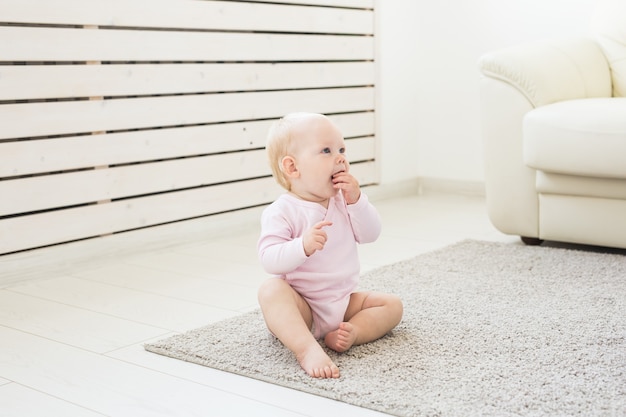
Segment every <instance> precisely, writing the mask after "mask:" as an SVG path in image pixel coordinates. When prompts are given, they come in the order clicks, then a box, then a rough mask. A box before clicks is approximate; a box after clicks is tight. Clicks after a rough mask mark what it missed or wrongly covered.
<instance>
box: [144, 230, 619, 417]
mask: <svg viewBox="0 0 626 417" xmlns="http://www.w3.org/2000/svg"><path fill="white" fill-rule="evenodd" d="M361 287H362V288H364V289H374V290H379V291H385V292H391V293H395V294H398V295H400V296H401V297H402V299H403V301H404V306H405V313H404V318H403V320H402V322H401V323H400V325H399V326H398V327H397V328H396V329H395V330H394V331H393V332H392V333H390V334H389V335H387V336H385V337H384V338H382V339H380V340H378V341H376V342H373V343H371V344H367V345H363V346H357V347H353V348H352V349H350V350H349V351H348V352H346V353H343V354H337V353H335V352H332V351H329V354H330V356H331V358H332V359H333V360H334V361H335V363H336V364H337V365H338V366H339V368H340V370H341V378H339V379H337V380H318V379H313V378H310V377H308V376H307V375H306V374H305V373H304V371H302V369H301V368H300V366H299V365H298V363H297V362H296V360H295V359H294V357H293V355H292V354H291V353H290V352H289V351H288V350H287V349H285V348H284V347H283V346H282V345H281V344H280V342H278V341H277V340H276V339H275V338H274V337H273V336H271V335H270V334H269V333H268V331H267V329H266V327H265V325H264V322H263V318H262V316H261V314H260V311H258V310H257V311H254V312H251V313H248V314H245V315H242V316H239V317H235V318H232V319H228V320H226V321H223V322H220V323H217V324H211V325H208V326H206V327H202V328H199V329H196V330H192V331H189V332H187V333H183V334H180V335H175V336H173V337H170V338H168V339H165V340H161V341H159V342H156V343H151V344H147V345H146V346H145V348H146V349H147V350H148V351H151V352H155V353H158V354H161V355H165V356H170V357H173V358H177V359H182V360H185V361H189V362H193V363H197V364H200V365H205V366H209V367H211V368H216V369H219V370H223V371H227V372H232V373H236V374H239V375H243V376H246V377H250V378H255V379H259V380H262V381H266V382H270V383H272V384H278V385H281V386H285V387H289V388H293V389H297V390H301V391H305V392H308V393H312V394H315V395H320V396H323V397H327V398H331V399H334V400H338V401H343V402H346V403H349V404H353V405H356V406H360V407H365V408H370V409H373V410H377V411H381V412H384V413H389V414H392V415H397V416H457V415H458V416H477V415H480V416H487V415H491V416H544V415H555V416H557V415H558V416H624V415H626V340H625V338H626V256H624V254H623V252H621V253H595V252H590V251H584V250H571V249H561V248H551V247H543V246H539V247H529V246H523V245H522V244H514V243H493V242H481V241H473V240H468V241H463V242H460V243H457V244H454V245H452V246H449V247H446V248H444V249H441V250H437V251H435V252H431V253H427V254H424V255H419V256H417V257H415V258H412V259H409V260H406V261H402V262H399V263H396V264H393V265H388V266H384V267H381V268H378V269H376V270H373V271H370V272H368V273H366V274H364V275H363V277H362V280H361Z"/></svg>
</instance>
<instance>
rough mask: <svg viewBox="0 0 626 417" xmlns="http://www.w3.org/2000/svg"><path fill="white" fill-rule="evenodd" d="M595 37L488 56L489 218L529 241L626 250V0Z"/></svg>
mask: <svg viewBox="0 0 626 417" xmlns="http://www.w3.org/2000/svg"><path fill="white" fill-rule="evenodd" d="M597 7H598V8H597V11H596V14H595V17H594V18H593V24H592V30H591V32H590V36H589V37H588V38H567V39H558V40H546V41H542V42H534V43H532V44H524V45H518V46H514V47H511V48H507V49H504V50H499V51H495V52H491V53H488V54H486V55H484V56H483V57H481V59H480V61H479V66H480V70H481V73H482V74H481V81H480V92H481V117H482V127H483V139H484V141H483V143H484V151H485V152H484V154H485V186H486V199H487V207H488V212H489V218H490V219H491V221H492V223H493V224H494V225H495V226H496V228H497V229H499V230H500V231H502V232H504V233H507V234H513V235H520V236H521V237H522V240H523V241H524V242H526V243H528V244H539V243H541V242H542V241H543V240H553V241H561V242H569V243H582V244H590V245H600V246H610V247H619V248H626V0H607V1H604V2H600V3H599V4H598V6H597Z"/></svg>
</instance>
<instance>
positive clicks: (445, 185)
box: [419, 177, 485, 197]
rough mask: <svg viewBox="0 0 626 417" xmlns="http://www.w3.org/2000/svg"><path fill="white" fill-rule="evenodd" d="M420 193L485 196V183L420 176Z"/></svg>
mask: <svg viewBox="0 0 626 417" xmlns="http://www.w3.org/2000/svg"><path fill="white" fill-rule="evenodd" d="M419 184H420V187H419V194H425V193H430V192H438V193H447V194H461V195H468V196H477V197H484V196H485V183H484V182H482V181H464V180H452V179H446V178H428V177H425V178H420V179H419Z"/></svg>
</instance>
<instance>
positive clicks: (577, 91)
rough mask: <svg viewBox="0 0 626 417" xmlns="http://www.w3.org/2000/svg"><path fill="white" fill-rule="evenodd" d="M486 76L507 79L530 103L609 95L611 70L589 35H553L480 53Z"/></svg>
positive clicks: (503, 80) (535, 105) (504, 80)
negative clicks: (587, 36)
mask: <svg viewBox="0 0 626 417" xmlns="http://www.w3.org/2000/svg"><path fill="white" fill-rule="evenodd" d="M479 67H480V70H481V72H482V74H483V75H484V76H485V77H489V78H494V79H497V80H500V81H502V82H505V83H508V84H510V85H511V86H513V87H514V88H515V89H517V90H518V91H519V92H520V93H521V94H522V95H524V96H525V97H526V99H528V101H529V102H530V103H531V105H532V106H533V107H538V106H542V105H546V104H550V103H554V102H557V101H562V100H571V99H578V98H588V97H610V96H611V92H612V86H611V73H610V69H609V64H608V62H607V59H606V57H605V56H604V54H603V53H602V50H601V49H600V47H599V45H598V44H597V43H596V42H595V41H594V40H593V39H589V38H569V39H554V40H546V41H540V42H534V43H529V44H523V45H519V46H514V47H510V48H506V49H501V50H498V51H495V52H490V53H487V54H485V55H483V56H482V57H481V58H480V60H479Z"/></svg>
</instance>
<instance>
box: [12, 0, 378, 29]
mask: <svg viewBox="0 0 626 417" xmlns="http://www.w3.org/2000/svg"><path fill="white" fill-rule="evenodd" d="M307 3H308V6H306V7H303V6H298V5H285V4H262V3H256V4H255V3H242V2H235V1H199V0H191V1H190V0H54V1H44V2H42V1H40V0H3V1H2V2H0V21H2V22H10V23H13V22H18V23H19V22H26V21H27V22H33V23H41V24H55V25H96V26H108V27H110V26H113V27H115V26H118V27H142V28H180V29H210V30H227V31H232V30H245V31H270V32H302V33H349V34H372V33H373V30H374V14H373V12H372V10H363V9H361V10H358V9H337V8H329V7H310V6H311V3H315V2H307ZM325 3H326V5H331V6H341V5H342V3H346V4H348V5H349V6H353V7H363V8H366V7H368V3H369V7H371V1H369V2H368V1H352V2H339V1H332V2H325ZM322 4H324V2H322Z"/></svg>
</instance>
